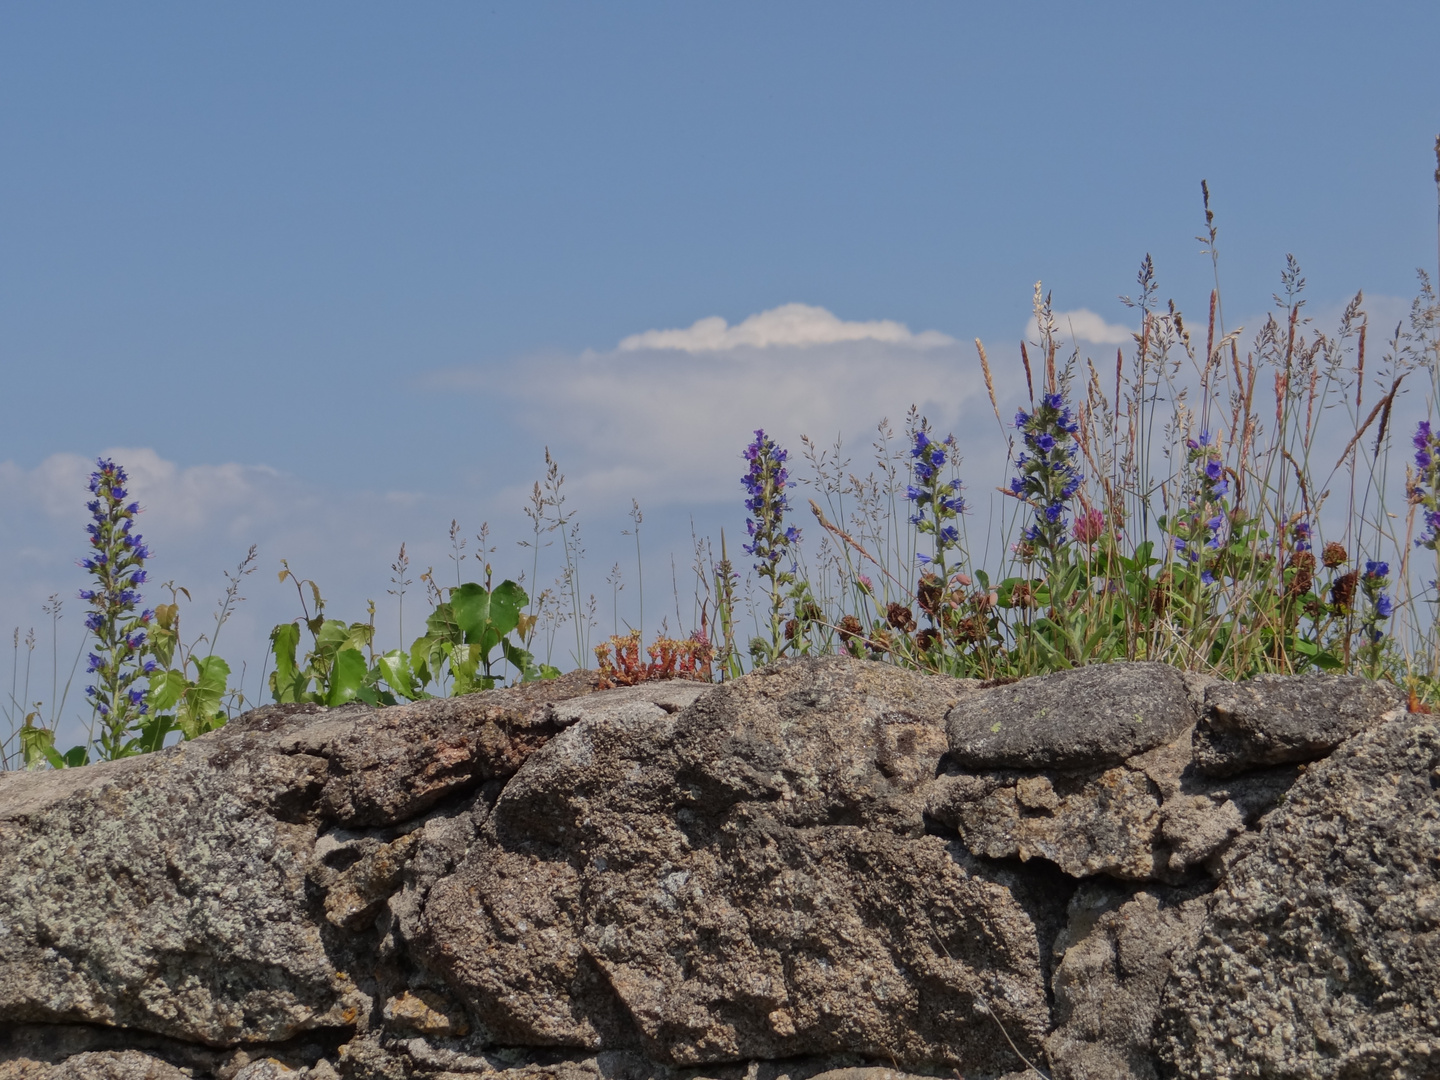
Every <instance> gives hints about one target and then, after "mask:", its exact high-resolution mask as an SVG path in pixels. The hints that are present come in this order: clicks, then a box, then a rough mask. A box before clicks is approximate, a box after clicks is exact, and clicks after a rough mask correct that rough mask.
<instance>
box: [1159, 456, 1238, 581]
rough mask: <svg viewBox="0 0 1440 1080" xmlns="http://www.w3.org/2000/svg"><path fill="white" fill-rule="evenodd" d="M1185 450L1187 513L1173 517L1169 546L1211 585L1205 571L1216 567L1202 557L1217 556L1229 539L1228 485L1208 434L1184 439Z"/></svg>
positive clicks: (1208, 572)
mask: <svg viewBox="0 0 1440 1080" xmlns="http://www.w3.org/2000/svg"><path fill="white" fill-rule="evenodd" d="M1185 446H1186V448H1187V454H1186V461H1187V462H1188V464H1189V466H1190V470H1191V471H1190V474H1189V478H1188V479H1187V481H1186V490H1187V491H1188V493H1189V497H1188V507H1189V509H1188V512H1186V513H1183V514H1177V515H1176V516H1175V521H1174V524H1173V525H1172V526H1171V528H1172V531H1173V532H1174V540H1173V544H1174V547H1175V554H1176V555H1178V556H1180V557H1181V558H1183V559H1184V560H1185V562H1186V563H1188V564H1189V565H1191V566H1196V565H1200V567H1201V572H1200V580H1201V582H1202V583H1204V584H1206V585H1212V584H1214V583H1215V581H1216V577H1215V574H1214V572H1213V571H1212V570H1211V569H1210V568H1209V567H1210V566H1213V565H1216V560H1215V559H1214V558H1213V557H1207V555H1206V553H1207V552H1219V551H1220V550H1221V549H1222V548H1223V547H1224V546H1225V544H1226V542H1227V540H1228V539H1229V536H1228V533H1229V529H1228V524H1229V515H1228V513H1227V508H1226V505H1225V497H1226V495H1227V494H1229V491H1230V481H1229V479H1227V478H1226V476H1225V465H1224V463H1223V461H1222V460H1221V457H1220V450H1219V447H1218V446H1216V445H1215V441H1214V440H1213V439H1212V438H1211V435H1210V432H1209V431H1207V430H1201V432H1200V436H1199V438H1194V439H1186V440H1185ZM1206 564H1208V565H1206Z"/></svg>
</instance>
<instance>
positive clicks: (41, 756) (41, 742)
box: [20, 723, 63, 769]
mask: <svg viewBox="0 0 1440 1080" xmlns="http://www.w3.org/2000/svg"><path fill="white" fill-rule="evenodd" d="M20 750H21V752H22V753H23V754H24V755H25V767H26V768H27V769H28V768H29V767H30V766H32V765H35V764H37V763H38V762H40V761H42V760H45V761H49V762H50V763H51V764H52V765H54V764H55V759H57V758H59V757H60V755H59V754H57V753H55V732H53V731H51V730H50V729H49V728H43V727H34V726H32V725H31V724H29V723H26V724H25V725H24V726H23V727H22V728H21V729H20ZM55 767H56V768H57V769H58V768H63V766H60V765H56V766H55Z"/></svg>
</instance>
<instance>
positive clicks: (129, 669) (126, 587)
mask: <svg viewBox="0 0 1440 1080" xmlns="http://www.w3.org/2000/svg"><path fill="white" fill-rule="evenodd" d="M95 464H96V469H95V471H94V472H93V473H91V475H90V483H89V488H90V491H91V493H92V494H94V495H95V496H96V498H94V499H92V500H90V501H89V503H88V504H87V507H88V509H89V511H90V518H91V520H90V522H89V524H88V525H87V526H86V533H87V535H88V538H89V544H90V547H91V549H92V551H91V553H90V554H89V555H88V556H87V557H85V558H84V559H82V560H80V565H81V566H83V567H84V568H85V569H86V570H87V571H88V572H89V573H90V574H91V575H92V576H93V577H94V579H95V585H94V587H93V588H87V589H82V590H80V594H79V595H80V598H81V599H82V600H85V601H86V602H87V603H89V605H90V608H91V610H90V611H89V612H88V613H87V615H86V616H85V627H86V629H87V630H89V631H90V633H91V634H93V635H94V637H95V644H96V648H95V651H94V652H92V653H90V654H89V658H88V665H89V666H88V670H89V671H91V672H96V673H98V674H99V676H100V679H99V680H98V683H97V685H93V686H89V687H86V690H85V694H86V697H87V698H88V699H89V700H90V703H91V705H92V707H93V708H94V710H95V712H96V714H97V715H98V716H100V717H101V718H103V721H104V729H103V730H102V731H101V733H100V735H99V738H98V740H97V741H98V743H99V750H100V753H101V756H102V757H104V758H115V757H118V756H120V754H121V753H123V752H124V750H125V747H126V745H127V740H128V738H129V737H130V735H131V734H132V732H133V728H134V726H135V725H136V724H137V723H138V722H139V720H140V718H141V717H143V716H144V715H145V714H146V712H147V709H148V705H147V704H146V701H145V691H144V690H142V689H140V688H139V687H138V686H137V685H136V683H137V681H138V680H139V679H140V678H142V677H143V676H145V675H149V674H153V673H154V671H156V670H157V667H156V665H155V663H154V661H153V660H150V659H148V658H147V657H146V655H145V653H146V651H147V648H148V645H149V639H148V636H147V634H146V632H145V630H144V627H145V625H146V624H147V623H148V622H149V621H150V619H151V618H153V616H154V612H152V611H149V610H146V611H143V612H141V613H139V614H138V615H137V614H136V611H135V609H136V608H137V607H138V606H139V605H140V602H141V597H140V591H139V586H141V585H143V584H145V582H146V579H147V575H146V571H145V566H144V563H145V560H146V559H147V558H148V557H149V555H150V549H149V548H148V547H146V545H145V542H144V539H143V538H142V537H141V536H140V535H139V534H138V533H136V532H135V531H134V517H135V515H136V514H138V513H139V512H140V506H139V504H138V503H136V502H130V501H127V499H128V493H127V491H126V489H125V486H126V484H127V483H128V482H129V481H128V477H127V476H126V475H125V470H124V469H123V468H122V467H121V466H119V465H117V464H116V463H115V462H113V461H111V460H110V459H108V458H101V459H99V460H98V461H97V462H96V463H95Z"/></svg>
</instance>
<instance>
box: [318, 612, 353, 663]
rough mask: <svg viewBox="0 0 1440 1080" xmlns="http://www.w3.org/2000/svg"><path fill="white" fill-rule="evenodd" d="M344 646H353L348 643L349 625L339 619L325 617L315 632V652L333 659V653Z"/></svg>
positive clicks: (325, 657) (326, 658) (327, 658)
mask: <svg viewBox="0 0 1440 1080" xmlns="http://www.w3.org/2000/svg"><path fill="white" fill-rule="evenodd" d="M345 648H354V646H352V645H351V644H350V627H348V626H346V625H345V624H344V623H343V622H341V621H340V620H339V619H326V620H325V621H324V622H323V623H321V624H320V629H319V630H318V631H317V632H316V634H315V654H316V655H317V656H320V657H322V658H324V659H325V660H333V659H334V658H335V654H336V653H338V652H339V651H340V650H341V649H345Z"/></svg>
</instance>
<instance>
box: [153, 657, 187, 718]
mask: <svg viewBox="0 0 1440 1080" xmlns="http://www.w3.org/2000/svg"><path fill="white" fill-rule="evenodd" d="M185 686H186V683H185V675H184V673H183V672H180V671H175V670H173V669H172V670H170V671H160V672H156V673H155V674H154V675H151V676H150V695H149V697H150V701H149V704H150V715H152V716H159V715H160V714H161V713H164V712H169V711H170V710H171V709H173V708H174V707H175V703H176V702H177V701H179V700H180V696H181V695H182V694H184V693H185Z"/></svg>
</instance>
